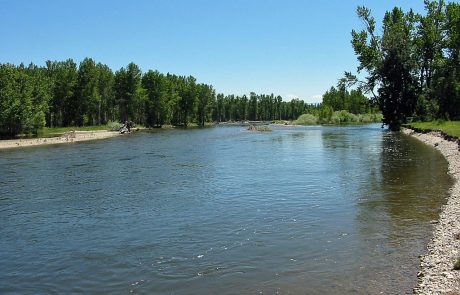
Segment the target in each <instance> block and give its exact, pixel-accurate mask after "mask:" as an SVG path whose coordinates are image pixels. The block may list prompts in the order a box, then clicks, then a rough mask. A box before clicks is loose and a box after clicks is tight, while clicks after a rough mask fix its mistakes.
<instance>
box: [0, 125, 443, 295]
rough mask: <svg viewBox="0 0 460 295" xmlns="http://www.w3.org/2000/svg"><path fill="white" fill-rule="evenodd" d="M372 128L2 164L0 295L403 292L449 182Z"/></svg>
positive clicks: (41, 153)
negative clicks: (65, 294)
mask: <svg viewBox="0 0 460 295" xmlns="http://www.w3.org/2000/svg"><path fill="white" fill-rule="evenodd" d="M446 172H447V163H446V161H445V160H444V158H443V157H442V156H441V155H440V154H439V153H438V152H437V151H436V150H435V149H433V148H431V147H428V146H425V145H423V144H422V143H420V142H417V141H415V140H414V139H412V138H410V137H407V136H404V135H401V134H395V133H390V132H385V131H384V130H381V129H380V128H378V126H375V125H371V126H360V127H345V128H344V127H342V128H339V127H274V131H273V132H265V133H252V132H248V131H246V130H245V129H244V128H243V127H217V128H208V129H195V130H169V131H155V132H151V133H148V132H145V133H139V134H132V135H129V136H122V137H118V138H114V139H109V140H101V141H96V142H87V143H79V144H73V145H60V146H44V147H38V148H27V149H21V150H8V151H1V152H0V237H1V238H0V293H1V294H5V293H21V294H27V293H33V294H36V293H40V294H43V293H76V292H79V293H116V294H117V293H122V294H126V293H129V292H132V293H138V294H256V293H263V294H274V293H277V292H278V293H280V294H327V293H328V294H356V293H370V294H377V293H380V292H384V293H386V294H388V293H411V289H412V287H413V286H414V284H415V283H416V272H417V270H418V267H417V265H418V263H419V260H418V257H417V256H418V255H420V254H421V253H423V251H424V248H425V245H426V243H427V241H428V240H429V237H430V230H431V226H430V223H429V222H430V220H432V219H435V218H436V217H437V215H438V210H439V208H440V205H441V203H442V202H443V201H444V199H445V196H446V195H447V189H448V187H449V186H450V185H451V180H450V178H449V177H448V176H447V174H446Z"/></svg>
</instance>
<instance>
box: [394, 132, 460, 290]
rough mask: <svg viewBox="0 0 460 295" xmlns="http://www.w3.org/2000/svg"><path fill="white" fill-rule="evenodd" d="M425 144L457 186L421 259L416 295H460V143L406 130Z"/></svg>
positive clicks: (438, 134) (451, 193)
mask: <svg viewBox="0 0 460 295" xmlns="http://www.w3.org/2000/svg"><path fill="white" fill-rule="evenodd" d="M403 132H404V133H405V134H408V135H411V136H413V137H415V138H417V139H419V140H421V141H422V142H424V143H426V144H429V145H431V146H434V147H435V148H436V149H437V150H439V151H440V152H441V153H442V154H443V156H444V157H445V158H446V159H447V161H448V163H449V174H450V175H451V176H452V177H453V178H454V181H455V184H454V186H453V187H452V188H451V190H450V196H449V199H448V200H447V203H446V204H445V205H443V206H442V211H441V214H440V215H439V220H437V221H433V224H434V229H433V237H432V239H431V241H430V243H429V244H428V246H427V252H426V254H424V255H423V256H422V257H421V262H420V266H421V270H420V272H419V273H418V277H419V282H418V285H417V287H416V288H415V289H414V294H459V292H460V271H458V270H454V269H453V266H454V263H455V261H456V260H457V258H458V257H459V255H460V253H459V249H460V219H459V218H458V216H459V212H460V151H459V145H458V143H457V142H454V141H449V140H446V139H444V137H443V136H442V134H441V133H440V132H430V133H416V132H415V131H413V130H411V129H404V130H403Z"/></svg>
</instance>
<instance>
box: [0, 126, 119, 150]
mask: <svg viewBox="0 0 460 295" xmlns="http://www.w3.org/2000/svg"><path fill="white" fill-rule="evenodd" d="M118 135H120V133H119V132H117V131H105V130H101V131H75V132H67V133H65V134H63V135H61V136H59V137H50V138H26V139H12V140H0V150H1V149H11V148H21V147H28V146H37V145H49V144H63V143H73V142H79V141H88V140H96V139H104V138H109V137H114V136H118Z"/></svg>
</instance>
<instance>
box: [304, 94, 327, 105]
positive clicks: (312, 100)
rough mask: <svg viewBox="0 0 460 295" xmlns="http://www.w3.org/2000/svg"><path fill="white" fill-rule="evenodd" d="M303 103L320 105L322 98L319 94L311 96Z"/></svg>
mask: <svg viewBox="0 0 460 295" xmlns="http://www.w3.org/2000/svg"><path fill="white" fill-rule="evenodd" d="M305 102H306V103H321V102H323V96H322V95H321V94H319V95H313V96H312V97H310V98H309V99H306V100H305Z"/></svg>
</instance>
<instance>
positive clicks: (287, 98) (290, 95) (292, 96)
mask: <svg viewBox="0 0 460 295" xmlns="http://www.w3.org/2000/svg"><path fill="white" fill-rule="evenodd" d="M296 98H299V96H298V95H296V94H292V93H291V94H286V95H285V96H284V100H285V101H291V100H293V99H296Z"/></svg>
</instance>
